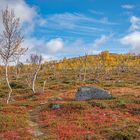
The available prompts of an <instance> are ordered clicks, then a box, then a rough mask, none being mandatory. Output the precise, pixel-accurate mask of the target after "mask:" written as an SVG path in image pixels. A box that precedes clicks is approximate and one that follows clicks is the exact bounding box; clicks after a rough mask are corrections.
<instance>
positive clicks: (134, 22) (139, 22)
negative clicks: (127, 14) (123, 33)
mask: <svg viewBox="0 0 140 140" xmlns="http://www.w3.org/2000/svg"><path fill="white" fill-rule="evenodd" d="M130 22H131V26H130V30H131V31H135V30H138V29H140V18H139V17H136V16H132V17H131V18H130Z"/></svg>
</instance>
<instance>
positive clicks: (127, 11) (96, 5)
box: [0, 0, 140, 60]
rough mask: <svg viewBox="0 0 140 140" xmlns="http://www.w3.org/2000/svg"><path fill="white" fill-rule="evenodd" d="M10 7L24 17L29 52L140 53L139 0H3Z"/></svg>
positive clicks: (50, 56)
mask: <svg viewBox="0 0 140 140" xmlns="http://www.w3.org/2000/svg"><path fill="white" fill-rule="evenodd" d="M6 6H8V7H9V8H12V9H14V11H15V15H16V16H17V17H20V23H21V27H22V31H23V34H24V42H23V44H22V45H23V47H28V53H27V55H29V53H38V54H41V55H43V57H44V59H46V60H47V59H62V58H64V57H77V56H82V55H84V54H85V53H88V54H98V53H100V52H101V51H106V50H108V51H110V52H112V53H136V54H139V53H140V1H139V0H116V1H115V0H0V10H2V9H4V8H5V7H6ZM2 28H3V26H2V20H1V17H0V32H1V31H2Z"/></svg>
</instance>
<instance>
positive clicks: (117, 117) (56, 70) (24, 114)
mask: <svg viewBox="0 0 140 140" xmlns="http://www.w3.org/2000/svg"><path fill="white" fill-rule="evenodd" d="M2 13H3V18H2V19H3V24H4V27H5V28H4V32H2V33H1V36H0V37H1V38H0V56H1V57H0V59H1V62H3V64H4V65H3V64H1V66H0V139H2V140H20V139H25V140H26V139H27V140H28V139H29V140H30V139H43V140H44V139H48V140H50V139H56V140H57V139H60V140H82V139H83V140H94V139H95V140H96V139H97V140H99V139H101V140H102V139H107V140H108V139H109V140H115V139H118V140H134V139H136V140H139V139H140V56H139V55H135V54H112V53H109V52H108V51H103V52H101V53H100V54H99V55H87V54H86V55H85V56H80V57H77V58H64V59H62V60H59V61H57V60H56V61H46V62H45V61H44V62H43V63H42V56H41V55H39V54H31V55H30V56H29V59H28V62H29V63H27V64H22V63H19V58H20V57H19V56H21V55H22V54H23V53H25V51H26V50H25V49H23V48H22V47H21V42H22V39H23V37H22V35H21V34H20V32H19V30H17V29H18V27H19V19H18V18H16V17H15V16H14V12H13V11H11V10H9V9H6V10H4V11H3V12H2ZM9 40H10V41H9ZM11 62H18V63H16V64H17V65H9V64H10V63H11ZM12 64H13V63H12ZM7 85H8V86H7ZM80 86H96V87H102V88H104V89H106V90H108V91H110V92H111V93H112V95H113V96H114V98H112V99H106V100H97V99H96V100H95V99H93V100H88V101H75V93H76V90H77V88H78V87H80ZM9 90H10V92H9ZM11 92H12V96H11ZM7 95H8V99H7ZM10 96H11V98H10ZM33 124H35V125H33ZM39 132H40V133H39ZM36 133H37V134H36Z"/></svg>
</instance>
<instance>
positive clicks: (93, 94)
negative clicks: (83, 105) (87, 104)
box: [75, 86, 112, 101]
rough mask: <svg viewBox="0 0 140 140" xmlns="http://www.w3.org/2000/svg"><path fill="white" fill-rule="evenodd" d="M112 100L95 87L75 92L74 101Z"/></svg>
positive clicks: (81, 88)
mask: <svg viewBox="0 0 140 140" xmlns="http://www.w3.org/2000/svg"><path fill="white" fill-rule="evenodd" d="M108 98H112V95H111V94H110V93H109V92H108V91H105V90H104V89H101V88H97V87H87V86H83V87H80V88H79V89H78V90H77V93H76V95H75V100H77V101H81V100H90V99H108Z"/></svg>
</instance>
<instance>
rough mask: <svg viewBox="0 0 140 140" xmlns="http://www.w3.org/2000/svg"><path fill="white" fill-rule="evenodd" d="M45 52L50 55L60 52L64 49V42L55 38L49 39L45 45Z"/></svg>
mask: <svg viewBox="0 0 140 140" xmlns="http://www.w3.org/2000/svg"><path fill="white" fill-rule="evenodd" d="M46 47H47V50H48V51H49V52H50V53H51V54H55V53H57V52H58V51H60V50H62V49H63V47H64V42H63V40H62V39H61V38H56V39H51V40H50V41H49V42H48V43H47V44H46Z"/></svg>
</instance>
